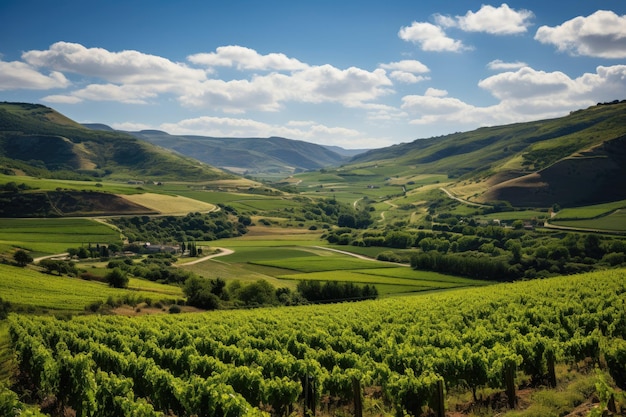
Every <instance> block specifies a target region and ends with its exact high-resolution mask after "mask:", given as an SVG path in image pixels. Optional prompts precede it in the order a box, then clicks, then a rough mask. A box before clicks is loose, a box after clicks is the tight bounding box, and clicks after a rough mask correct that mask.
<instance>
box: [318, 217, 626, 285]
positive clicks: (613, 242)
mask: <svg viewBox="0 0 626 417" xmlns="http://www.w3.org/2000/svg"><path fill="white" fill-rule="evenodd" d="M454 229H455V230H457V231H456V232H452V231H440V230H431V231H427V230H413V231H405V230H398V229H392V230H386V231H375V230H366V231H358V230H355V229H352V228H347V227H341V228H335V229H333V230H329V231H328V232H326V234H325V235H324V237H325V238H326V240H327V241H328V242H329V243H332V244H338V245H353V246H377V247H387V248H391V249H395V250H401V252H402V255H401V256H399V257H398V258H399V259H401V260H405V259H407V258H411V259H412V260H411V262H412V264H413V265H414V267H416V268H418V269H425V270H432V271H438V272H445V273H450V274H456V275H463V276H468V277H475V278H481V279H495V280H511V279H518V278H537V277H547V276H554V275H563V274H572V273H579V272H586V271H591V270H593V269H599V268H606V267H616V266H620V265H624V264H626V240H624V239H623V238H620V237H608V236H601V235H598V234H593V233H587V234H581V233H566V232H558V233H539V232H535V231H527V230H523V229H522V228H519V227H518V228H505V227H502V226H497V225H489V226H477V225H470V224H467V223H465V224H464V225H463V224H460V225H457V226H454ZM406 250H410V252H409V253H407V251H406Z"/></svg>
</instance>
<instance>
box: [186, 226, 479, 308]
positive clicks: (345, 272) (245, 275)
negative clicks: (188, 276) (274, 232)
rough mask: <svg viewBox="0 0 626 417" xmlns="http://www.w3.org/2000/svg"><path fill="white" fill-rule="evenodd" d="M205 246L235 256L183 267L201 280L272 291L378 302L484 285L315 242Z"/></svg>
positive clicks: (362, 251) (234, 242)
mask: <svg viewBox="0 0 626 417" xmlns="http://www.w3.org/2000/svg"><path fill="white" fill-rule="evenodd" d="M285 237H287V236H283V238H285ZM292 237H294V238H295V237H296V236H292ZM211 243H212V244H214V245H216V246H223V247H227V248H229V249H233V250H234V251H235V253H233V254H231V255H227V256H222V257H219V258H216V259H214V260H209V261H206V262H202V263H200V264H196V265H191V266H183V267H184V268H185V269H188V270H190V271H193V272H196V273H197V274H199V275H202V276H204V277H207V278H212V279H213V278H217V277H219V278H222V279H225V280H227V281H229V280H241V281H255V280H258V279H265V280H267V281H269V282H271V283H272V285H274V286H276V287H290V288H292V289H293V288H294V287H295V286H296V283H297V281H307V280H315V281H342V282H348V281H349V282H355V283H359V284H373V285H375V286H376V288H377V289H378V291H379V294H380V295H383V296H384V295H392V294H393V295H397V294H406V293H412V292H419V291H433V290H441V289H449V288H457V287H467V286H480V285H487V284H489V283H488V282H485V281H479V280H472V279H468V278H461V277H455V276H450V275H443V274H438V273H434V272H425V271H415V270H413V269H411V268H408V267H406V266H399V265H398V264H395V263H389V262H381V261H376V260H368V259H358V258H356V257H354V256H351V255H348V254H340V253H337V252H335V251H331V250H327V249H325V248H324V247H323V246H319V245H320V242H319V241H297V240H292V241H289V240H286V241H285V240H282V241H281V240H278V241H275V240H256V241H255V240H249V239H248V237H244V238H239V239H224V240H220V241H218V242H211ZM336 248H337V249H338V250H346V249H349V250H353V249H354V251H355V252H356V253H359V254H364V255H370V256H372V255H374V256H375V254H376V253H378V252H380V251H383V250H384V249H385V248H361V247H348V248H346V247H341V246H338V247H337V246H336ZM329 249H331V248H330V247H329Z"/></svg>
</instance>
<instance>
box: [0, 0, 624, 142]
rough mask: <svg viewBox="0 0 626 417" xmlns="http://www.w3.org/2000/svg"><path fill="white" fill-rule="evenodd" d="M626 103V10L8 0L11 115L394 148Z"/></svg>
mask: <svg viewBox="0 0 626 417" xmlns="http://www.w3.org/2000/svg"><path fill="white" fill-rule="evenodd" d="M624 99H626V2H625V1H623V0H594V1H589V0H569V1H563V0H557V1H546V0H542V1H535V0H527V1H509V2H507V3H502V2H491V3H489V2H477V1H459V0H455V1H452V0H439V1H436V2H435V1H430V2H427V1H419V0H410V1H409V0H383V1H379V0H332V1H328V0H315V1H313V0H310V1H305V0H292V1H282V0H281V1H277V0H264V1H252V0H248V1H244V0H220V1H214V0H208V1H190V0H178V1H164V0H124V1H119V0H107V1H101V0H89V1H87V0H61V1H54V2H53V1H49V0H0V101H11V102H12V101H19V102H30V103H41V104H44V105H47V106H50V107H52V108H54V109H55V110H57V111H59V112H61V113H63V114H64V115H66V116H68V117H70V118H71V119H73V120H76V121H78V122H80V123H104V124H107V125H109V126H111V127H113V128H116V129H120V130H128V131H137V130H143V129H158V130H163V131H166V132H168V133H170V134H175V135H202V136H217V137H269V136H281V137H286V138H289V139H297V140H304V141H307V142H312V143H318V144H322V145H336V146H341V147H344V148H349V149H364V148H381V147H386V146H390V145H393V144H397V143H402V142H410V141H413V140H415V139H420V138H429V137H436V136H440V135H445V134H449V133H454V132H464V131H469V130H473V129H476V128H479V127H483V126H496V125H504V124H510V123H517V122H524V121H532V120H540V119H547V118H554V117H561V116H565V115H567V114H568V113H569V112H571V111H574V110H578V109H581V108H587V107H589V106H592V105H595V104H596V103H599V102H608V101H613V100H624Z"/></svg>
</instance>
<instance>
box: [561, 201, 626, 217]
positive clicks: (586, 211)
mask: <svg viewBox="0 0 626 417" xmlns="http://www.w3.org/2000/svg"><path fill="white" fill-rule="evenodd" d="M625 207H626V200H622V201H614V202H612V203H606V204H596V205H593V206H585V207H574V208H564V209H563V210H561V211H559V212H558V213H557V214H556V216H555V217H554V220H555V221H558V220H572V219H576V220H578V219H593V218H596V217H599V216H603V215H607V214H609V213H611V212H613V211H615V210H618V209H621V208H625Z"/></svg>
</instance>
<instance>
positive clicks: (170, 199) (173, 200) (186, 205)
mask: <svg viewBox="0 0 626 417" xmlns="http://www.w3.org/2000/svg"><path fill="white" fill-rule="evenodd" d="M125 198H126V199H127V200H129V201H132V202H133V203H136V204H139V205H142V206H144V207H147V208H149V209H150V210H155V211H158V212H160V213H162V214H187V213H191V212H196V211H199V212H207V211H214V210H215V209H216V208H217V206H215V205H214V204H210V203H206V202H203V201H199V200H195V199H192V198H189V197H182V196H171V195H163V194H154V193H144V194H134V195H127V196H126V197H125Z"/></svg>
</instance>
